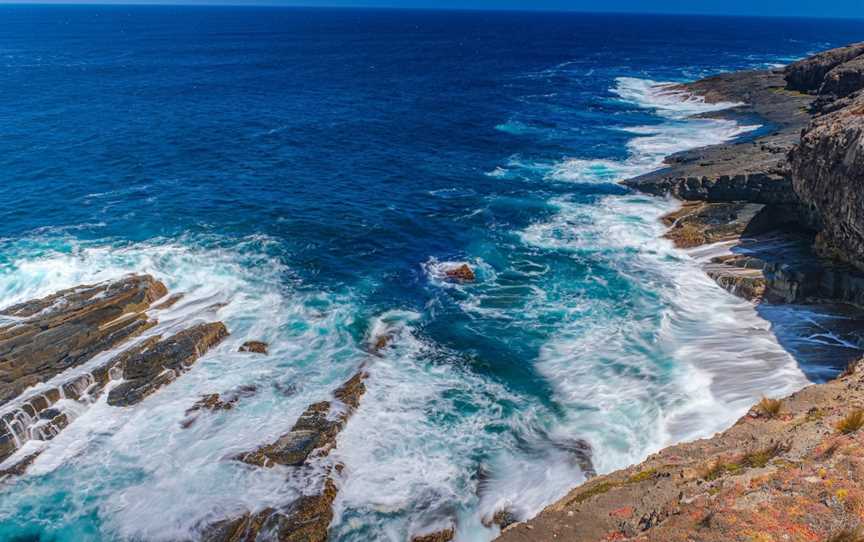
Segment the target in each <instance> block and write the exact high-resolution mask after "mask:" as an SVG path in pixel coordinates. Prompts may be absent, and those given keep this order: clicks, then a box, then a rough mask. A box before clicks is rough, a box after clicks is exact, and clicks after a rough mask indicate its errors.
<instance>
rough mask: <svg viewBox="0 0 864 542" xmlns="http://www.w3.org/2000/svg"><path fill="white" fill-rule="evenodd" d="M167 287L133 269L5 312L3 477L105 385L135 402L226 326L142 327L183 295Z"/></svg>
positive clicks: (113, 395) (123, 402)
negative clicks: (164, 333)
mask: <svg viewBox="0 0 864 542" xmlns="http://www.w3.org/2000/svg"><path fill="white" fill-rule="evenodd" d="M167 293H168V292H167V289H166V288H165V286H164V285H163V284H162V283H161V282H159V281H157V280H156V279H154V278H153V277H151V276H149V275H130V276H127V277H123V278H120V279H118V280H115V281H109V282H105V283H102V284H96V285H82V286H78V287H75V288H70V289H68V290H62V291H60V292H56V293H54V294H52V295H49V296H47V297H44V298H41V299H36V300H32V301H28V302H25V303H21V304H18V305H14V306H12V307H9V308H7V309H5V310H3V311H2V312H0V316H3V317H5V318H4V320H3V324H2V327H0V352H2V357H0V368H2V371H0V375H2V379H3V380H2V383H0V397H2V403H3V404H2V406H0V478H2V477H5V476H9V475H20V474H22V473H24V471H25V470H26V468H27V467H28V466H29V465H30V464H31V463H32V462H33V461H34V460H35V459H36V457H37V456H38V455H39V453H40V452H41V450H42V448H41V447H39V446H36V447H33V446H31V447H29V448H26V447H25V446H24V445H25V444H27V443H29V442H34V443H37V444H39V443H41V444H44V443H46V442H47V441H50V440H51V439H53V438H54V437H55V436H57V435H58V434H59V433H60V432H61V431H62V430H63V429H65V428H66V427H67V426H68V425H69V424H70V423H72V422H73V421H74V419H75V417H76V416H78V415H80V413H81V412H83V411H84V410H86V408H87V407H88V406H89V405H90V404H92V403H93V402H95V401H97V400H99V399H100V397H101V396H102V395H103V393H104V391H105V390H106V389H108V388H110V391H109V393H108V397H107V402H108V404H109V405H114V406H130V405H133V404H135V403H137V402H139V401H141V400H142V399H143V398H144V397H146V396H147V395H149V394H151V393H153V392H155V391H156V390H157V389H158V388H160V387H161V386H164V385H166V384H168V383H170V382H171V381H173V380H174V379H176V378H177V377H178V376H179V375H180V374H182V373H183V372H184V371H185V370H187V369H188V367H189V366H190V365H191V364H192V363H193V362H194V361H195V360H196V359H198V357H200V356H201V355H203V354H204V353H205V352H206V351H207V350H208V349H209V348H211V347H212V346H214V345H215V344H217V343H218V342H219V341H221V340H222V339H223V338H224V337H225V336H226V335H227V333H228V332H227V329H226V328H225V326H224V325H223V324H222V323H220V322H214V323H209V324H199V325H196V326H193V327H191V328H189V329H185V330H183V331H180V332H178V333H177V334H175V335H173V336H171V337H169V338H167V339H164V338H162V337H161V336H160V335H152V336H149V337H139V335H141V334H142V333H143V332H144V331H146V330H148V329H150V328H153V327H154V326H156V325H157V323H158V322H157V320H156V319H155V318H152V317H151V316H150V314H151V313H158V311H159V310H163V309H165V308H168V307H170V306H171V305H173V303H175V302H176V301H177V300H178V299H179V295H175V296H171V297H168V298H166V299H164V300H163V298H165V296H166V295H167ZM157 302H158V303H157ZM66 374H69V376H68V378H64V375H66ZM28 450H29V451H28ZM19 451H21V453H20V454H19V453H18V452H19Z"/></svg>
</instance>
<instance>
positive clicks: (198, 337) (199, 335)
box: [108, 322, 228, 406]
mask: <svg viewBox="0 0 864 542" xmlns="http://www.w3.org/2000/svg"><path fill="white" fill-rule="evenodd" d="M227 336H228V330H227V329H226V328H225V325H224V324H223V323H221V322H213V323H209V324H198V325H196V326H194V327H191V328H189V329H185V330H183V331H181V332H179V333H177V334H175V335H173V336H172V337H170V338H168V339H165V340H163V341H160V342H158V343H156V344H153V345H152V346H150V347H149V348H147V349H145V350H144V351H142V352H138V353H136V354H135V355H134V356H132V357H130V358H129V359H128V360H126V362H125V363H124V366H123V379H124V382H122V383H120V384H119V385H118V386H117V387H115V388H113V389H112V390H111V392H110V393H109V394H108V404H109V405H112V406H129V405H134V404H136V403H138V402H140V401H142V400H143V399H144V398H145V397H146V396H148V395H150V394H151V393H153V392H154V391H156V390H158V389H159V388H161V387H162V386H164V385H166V384H168V383H170V382H173V381H174V380H176V379H177V377H178V376H180V375H181V374H182V373H184V372H186V371H187V370H189V367H190V366H191V365H192V364H193V363H195V361H196V360H197V359H198V358H199V357H200V356H201V355H202V354H204V353H205V352H206V351H207V350H209V349H210V348H211V347H213V346H215V345H216V344H218V343H219V342H221V341H222V339H224V338H225V337H227Z"/></svg>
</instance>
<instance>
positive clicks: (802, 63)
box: [786, 43, 864, 92]
mask: <svg viewBox="0 0 864 542" xmlns="http://www.w3.org/2000/svg"><path fill="white" fill-rule="evenodd" d="M862 54H864V43H853V44H852V45H848V46H846V47H840V48H837V49H831V50H830V51H825V52H822V53H819V54H817V55H813V56H811V57H808V58H805V59H804V60H799V61H798V62H794V63H792V64H790V65H789V66H788V67H787V68H786V82H787V88H788V89H789V90H797V91H799V92H813V91H816V90H818V89H819V87H821V86H822V82H823V81H824V80H825V76H826V75H827V74H828V72H830V71H831V70H833V69H834V68H836V67H837V66H840V65H841V64H844V63H846V62H849V61H850V60H853V59H854V58H856V57H858V56H861V55H862Z"/></svg>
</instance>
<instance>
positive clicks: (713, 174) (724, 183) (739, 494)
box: [499, 43, 864, 542]
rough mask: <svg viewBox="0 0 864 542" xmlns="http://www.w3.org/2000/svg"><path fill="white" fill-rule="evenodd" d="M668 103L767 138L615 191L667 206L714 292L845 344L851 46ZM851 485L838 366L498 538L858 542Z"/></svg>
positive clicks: (860, 410)
mask: <svg viewBox="0 0 864 542" xmlns="http://www.w3.org/2000/svg"><path fill="white" fill-rule="evenodd" d="M672 90H674V91H677V92H680V91H682V90H683V91H686V92H688V93H691V94H693V95H698V96H702V97H704V99H705V100H706V101H708V102H733V103H736V104H739V105H737V106H735V107H732V108H730V109H727V110H723V111H720V112H716V113H711V114H709V115H707V116H711V117H718V118H732V119H736V120H752V119H753V118H756V117H758V118H759V119H761V123H762V124H764V125H766V126H767V128H768V129H767V130H763V131H761V132H760V133H759V134H758V135H757V137H753V138H750V139H745V140H743V141H736V142H732V143H728V144H722V145H715V146H711V147H705V148H702V149H696V150H693V151H687V152H684V153H680V154H676V155H673V156H670V157H669V158H668V159H667V164H666V165H667V167H665V168H663V169H661V170H659V171H657V172H654V173H650V174H648V175H643V176H641V177H637V178H634V179H630V180H627V181H624V182H623V184H625V185H627V186H630V187H632V188H634V189H636V190H639V191H642V192H646V193H649V194H654V195H658V196H670V195H671V196H673V197H675V198H677V199H679V200H682V204H681V207H680V209H679V210H677V211H675V212H673V213H670V214H669V215H667V216H666V217H664V218H663V221H664V223H665V224H666V225H667V226H668V227H669V230H668V232H667V237H668V238H670V239H671V240H672V241H673V242H675V244H676V245H678V246H679V247H682V248H689V249H693V250H695V251H699V250H703V249H701V248H697V247H702V246H703V245H704V246H707V245H711V246H712V247H720V248H719V253H718V254H716V255H713V256H711V257H710V258H709V259H708V261H706V262H705V264H704V266H705V271H706V273H707V274H708V275H709V276H710V277H712V278H713V279H714V280H715V281H717V283H718V284H720V285H721V286H722V287H724V288H726V289H727V290H729V291H731V292H732V293H735V294H737V295H740V296H742V297H744V298H746V299H749V300H751V301H753V302H754V303H796V304H817V303H818V304H831V306H832V307H836V308H837V310H840V311H844V314H847V315H850V316H849V317H848V318H845V319H844V320H845V321H846V324H844V325H846V326H851V327H853V328H855V329H853V330H852V331H853V333H856V334H857V335H858V336H860V334H861V331H864V325H862V324H861V319H860V316H859V315H860V310H861V309H862V308H864V44H861V43H859V44H853V45H850V46H847V47H842V48H839V49H835V50H831V51H826V52H823V53H820V54H817V55H814V56H812V57H810V58H807V59H804V60H801V61H799V62H796V63H794V64H791V65H790V66H787V67H786V68H785V69H779V70H768V71H747V72H739V73H729V74H723V75H719V76H715V77H710V78H707V79H704V80H701V81H697V82H694V83H690V84H685V85H680V86H678V87H677V88H675V89H672ZM703 252H705V250H703ZM715 252H716V251H715ZM708 253H709V254H711V252H710V251H708ZM848 331H849V330H848V329H847V330H846V332H848ZM847 362H848V360H838V362H837V363H836V364H835V365H836V366H841V365H846V363H847ZM862 480H864V361H861V362H859V361H854V360H853V361H851V362H850V363H848V366H847V368H846V370H845V371H842V373H841V374H840V375H839V376H838V377H837V378H836V379H834V380H832V381H829V382H826V383H822V384H815V385H812V386H809V387H807V388H805V389H803V390H801V391H799V392H798V393H795V394H793V395H792V396H790V397H787V398H784V399H764V400H763V401H762V402H760V403H759V404H757V405H755V406H754V407H753V408H752V409H751V411H750V412H749V413H748V414H747V415H746V416H744V417H743V418H741V419H740V420H739V421H738V422H737V423H736V424H735V425H734V426H733V427H731V428H730V429H728V430H727V431H725V432H723V433H720V434H718V435H716V436H714V437H711V438H707V439H702V440H699V441H696V442H690V443H684V444H679V445H675V446H671V447H669V448H666V449H664V450H662V451H660V452H659V453H656V454H654V455H652V456H651V457H649V458H648V459H647V460H645V461H644V462H643V463H641V464H639V465H635V466H632V467H629V468H627V469H624V470H620V471H617V472H613V473H611V474H607V475H603V476H597V477H594V478H593V479H591V480H589V481H588V482H587V483H585V484H584V485H582V486H580V487H577V488H575V489H574V490H572V491H571V492H570V493H569V494H568V495H567V496H566V497H564V498H563V499H561V500H560V501H558V502H556V503H554V504H553V505H551V506H549V507H547V508H546V509H545V510H544V511H543V512H541V513H540V514H539V515H538V516H537V517H535V518H534V519H532V520H530V521H527V522H524V523H519V524H515V525H512V526H510V527H509V528H507V529H505V530H504V532H503V533H502V535H501V537H500V538H499V540H502V541H506V542H510V541H514V542H515V541H529V540H530V541H538V540H578V541H580V542H591V541H601V540H602V541H608V540H622V541H623V540H634V541H636V540H639V541H643V540H644V541H658V542H675V541H681V542H685V541H706V542H707V541H717V542H721V541H723V542H726V541H741V542H745V541H747V542H780V541H790V542H798V541H800V542H804V541H813V542H823V541H831V542H841V541H852V542H857V541H861V540H864V485H862V484H861V481H862Z"/></svg>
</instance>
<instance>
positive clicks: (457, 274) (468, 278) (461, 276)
mask: <svg viewBox="0 0 864 542" xmlns="http://www.w3.org/2000/svg"><path fill="white" fill-rule="evenodd" d="M444 276H446V277H447V278H448V279H450V280H455V281H458V282H474V281H475V280H476V279H477V276H476V275H475V274H474V270H473V269H471V266H470V265H468V264H467V263H463V264H462V265H459V266H456V267H451V268H448V269H445V270H444Z"/></svg>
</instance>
